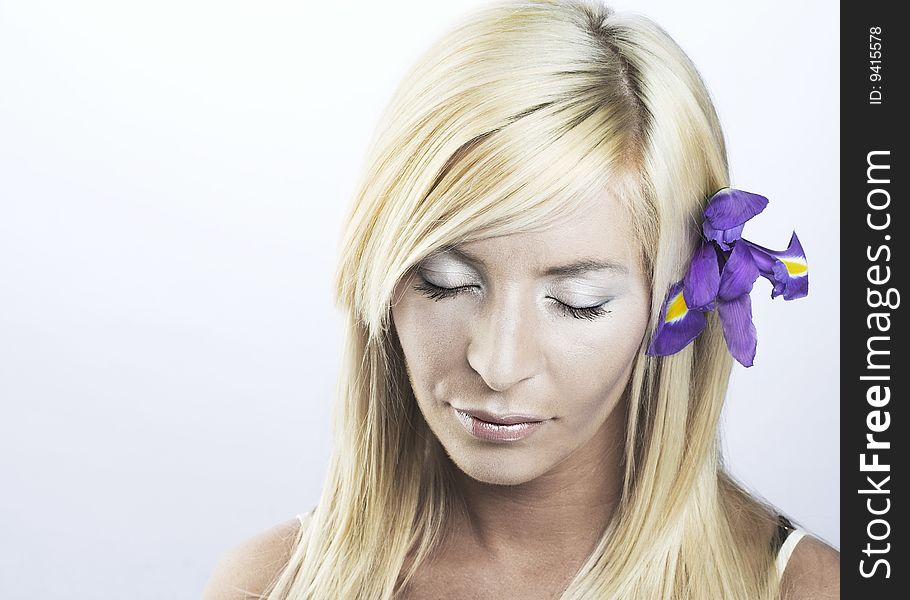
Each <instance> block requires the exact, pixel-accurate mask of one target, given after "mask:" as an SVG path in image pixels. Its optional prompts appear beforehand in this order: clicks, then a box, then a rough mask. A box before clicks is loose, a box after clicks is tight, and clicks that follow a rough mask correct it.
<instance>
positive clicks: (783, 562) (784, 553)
mask: <svg viewBox="0 0 910 600" xmlns="http://www.w3.org/2000/svg"><path fill="white" fill-rule="evenodd" d="M806 535H807V534H806V531H805V530H804V529H800V528H799V527H797V528H795V529H793V530H792V531H791V532H790V533H789V535H787V538H786V539H785V540H784V543H783V544H782V545H781V547H780V550H779V551H778V552H777V574H778V576H780V577H783V576H784V569H786V568H787V563H788V562H789V561H790V556H791V555H792V554H793V550H794V549H795V548H796V545H797V544H798V543H799V541H800V540H801V539H803V538H804V537H805V536H806Z"/></svg>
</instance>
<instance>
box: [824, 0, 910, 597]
mask: <svg viewBox="0 0 910 600" xmlns="http://www.w3.org/2000/svg"><path fill="white" fill-rule="evenodd" d="M900 6H902V3H899V2H859V3H854V2H842V3H841V9H840V10H841V12H840V15H841V32H840V33H841V38H840V53H841V63H840V64H841V70H840V76H841V117H840V118H841V122H840V124H841V155H840V160H841V162H840V166H841V170H840V178H841V197H840V210H841V315H840V326H841V354H840V357H841V365H840V366H841V371H840V376H841V399H840V401H841V549H840V550H841V589H842V597H843V598H850V599H852V598H875V599H876V600H880V599H881V600H884V599H890V598H907V597H910V596H908V594H910V591H908V590H910V564H908V563H907V560H906V557H907V552H906V547H905V546H906V544H907V543H908V539H910V536H908V535H907V530H906V518H905V515H906V512H907V510H908V508H910V507H908V506H907V502H908V497H907V495H906V493H900V492H899V491H898V490H906V489H907V483H908V481H907V479H908V472H907V468H906V465H905V461H906V454H907V452H908V445H910V444H908V441H910V440H908V429H907V426H906V420H907V418H908V415H907V410H906V408H905V406H906V403H907V401H908V394H910V385H908V382H910V364H908V363H907V360H906V351H905V348H906V344H907V343H908V342H910V340H908V338H907V332H906V327H905V323H906V317H905V313H906V310H905V309H904V307H903V306H902V303H903V302H904V300H905V299H904V298H903V297H902V295H903V292H905V291H906V282H907V272H908V270H910V261H906V259H904V262H901V260H900V257H905V256H907V251H908V245H910V244H908V241H907V237H908V236H910V222H908V220H907V212H906V210H905V209H904V205H905V204H906V203H907V202H908V201H910V198H908V197H907V178H908V172H907V150H906V145H907V127H906V122H907V120H908V110H910V101H908V100H910V99H908V96H907V93H906V91H905V89H906V86H905V82H904V81H903V80H902V79H903V78H904V76H905V75H906V73H907V68H908V66H910V65H908V62H907V61H906V60H905V57H906V51H905V50H906V40H907V37H908V35H910V25H908V24H907V22H906V21H905V20H904V19H902V18H900V17H899V16H898V7H900ZM906 300H910V298H907V299H906ZM898 456H901V457H902V460H899V459H898Z"/></svg>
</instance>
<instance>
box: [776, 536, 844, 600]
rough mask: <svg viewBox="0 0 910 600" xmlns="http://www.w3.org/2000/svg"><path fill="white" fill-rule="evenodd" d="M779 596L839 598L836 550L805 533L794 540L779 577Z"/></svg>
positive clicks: (820, 599) (806, 599)
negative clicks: (800, 537) (782, 572)
mask: <svg viewBox="0 0 910 600" xmlns="http://www.w3.org/2000/svg"><path fill="white" fill-rule="evenodd" d="M781 598H782V600H837V599H838V598H840V552H838V551H837V550H835V549H834V548H832V547H831V546H829V545H828V544H826V543H825V542H823V541H821V540H820V539H818V538H816V537H813V536H812V535H808V534H807V535H806V536H804V537H803V539H801V540H800V541H799V543H797V544H796V547H795V548H794V549H793V554H792V555H791V556H790V560H789V561H788V562H787V568H786V569H785V570H784V575H783V577H782V578H781Z"/></svg>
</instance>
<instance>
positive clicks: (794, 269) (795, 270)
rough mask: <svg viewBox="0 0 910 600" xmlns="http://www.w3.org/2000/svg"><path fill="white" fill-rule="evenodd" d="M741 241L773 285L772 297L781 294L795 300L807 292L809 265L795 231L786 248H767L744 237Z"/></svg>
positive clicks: (762, 273)
mask: <svg viewBox="0 0 910 600" xmlns="http://www.w3.org/2000/svg"><path fill="white" fill-rule="evenodd" d="M742 242H743V243H744V244H745V245H746V246H748V248H749V250H750V251H751V252H752V258H753V259H754V260H755V264H756V266H757V267H758V270H759V271H760V272H761V275H762V276H763V277H765V278H766V279H767V280H768V281H770V282H771V283H772V284H773V285H774V288H773V289H772V290H771V297H772V298H777V297H778V296H781V295H783V297H784V300H795V299H796V298H802V297H804V296H807V295H808V294H809V266H808V263H807V261H806V253H805V252H803V246H802V244H800V243H799V238H798V237H796V232H795V231H794V232H793V235H792V236H790V243H789V244H788V245H787V249H786V250H768V249H767V248H763V247H762V246H759V245H758V244H753V243H752V242H750V241H749V240H746V239H743V240H742Z"/></svg>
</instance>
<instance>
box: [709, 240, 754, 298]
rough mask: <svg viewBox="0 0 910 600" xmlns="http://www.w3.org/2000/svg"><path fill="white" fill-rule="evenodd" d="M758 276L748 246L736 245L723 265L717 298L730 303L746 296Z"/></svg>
mask: <svg viewBox="0 0 910 600" xmlns="http://www.w3.org/2000/svg"><path fill="white" fill-rule="evenodd" d="M758 274H759V270H758V267H757V266H756V265H755V260H754V259H753V258H752V252H751V251H750V248H749V246H746V245H745V244H740V243H737V244H736V245H735V246H734V247H733V252H731V253H730V256H729V257H728V258H727V262H726V264H724V270H723V272H722V273H721V275H720V286H719V287H718V290H717V297H718V298H719V299H720V300H722V301H724V302H730V301H732V300H734V299H735V298H737V297H739V296H742V295H743V294H748V293H749V292H751V291H752V286H753V284H755V280H756V279H758Z"/></svg>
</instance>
